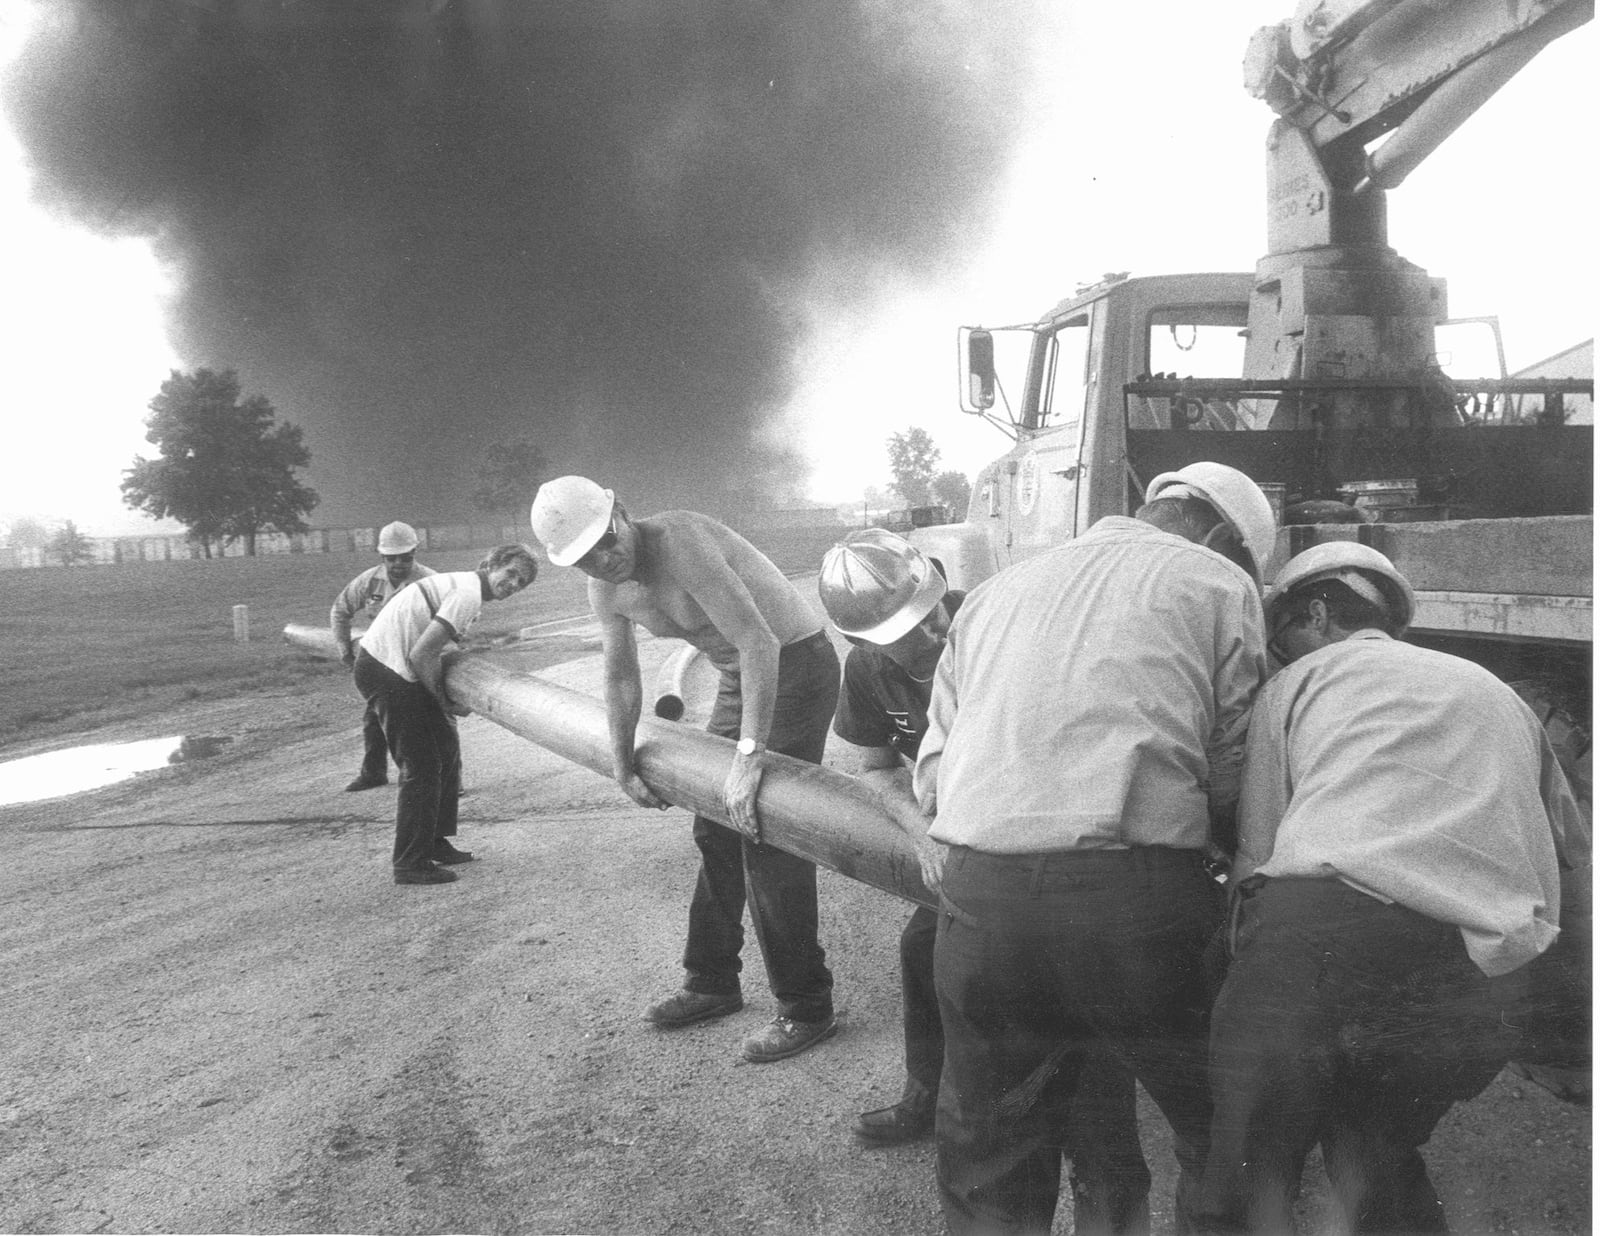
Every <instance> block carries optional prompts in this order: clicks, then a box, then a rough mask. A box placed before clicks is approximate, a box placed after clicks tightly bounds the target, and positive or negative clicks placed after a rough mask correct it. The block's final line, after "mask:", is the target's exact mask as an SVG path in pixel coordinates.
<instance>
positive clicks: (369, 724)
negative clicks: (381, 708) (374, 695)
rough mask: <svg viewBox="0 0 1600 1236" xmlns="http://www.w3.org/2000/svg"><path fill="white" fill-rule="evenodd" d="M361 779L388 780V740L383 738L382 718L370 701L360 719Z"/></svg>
mask: <svg viewBox="0 0 1600 1236" xmlns="http://www.w3.org/2000/svg"><path fill="white" fill-rule="evenodd" d="M361 747H362V752H361V777H362V780H364V781H387V780H388V779H389V740H388V739H387V738H385V737H384V733H383V718H381V717H380V716H378V709H377V707H376V706H375V705H374V704H373V702H372V701H371V700H368V701H367V706H366V711H365V712H364V713H363V715H362V717H361Z"/></svg>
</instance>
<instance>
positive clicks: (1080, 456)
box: [911, 0, 1594, 803]
mask: <svg viewBox="0 0 1600 1236" xmlns="http://www.w3.org/2000/svg"><path fill="white" fill-rule="evenodd" d="M1592 16H1593V0H1450V2H1449V3H1445V4H1440V3H1438V0H1302V2H1301V3H1300V5H1299V8H1298V10H1297V11H1296V13H1295V15H1294V16H1293V17H1292V18H1291V19H1289V20H1286V21H1284V22H1282V23H1280V24H1279V25H1277V26H1272V27H1268V28H1266V29H1264V30H1262V31H1260V32H1258V33H1257V35H1256V36H1255V38H1254V39H1252V40H1251V42H1250V45H1249V48H1248V51H1247V54H1246V60H1245V72H1246V81H1247V85H1248V86H1249V88H1250V89H1251V90H1252V92H1253V93H1255V94H1256V95H1258V96H1259V97H1261V98H1262V99H1264V100H1265V101H1266V102H1267V103H1268V104H1269V105H1270V106H1271V107H1272V108H1273V109H1274V111H1275V112H1276V113H1277V119H1275V120H1274V121H1273V122H1272V125H1271V129H1270V131H1269V134H1268V138H1267V143H1266V155H1267V212H1266V213H1267V229H1266V230H1267V253H1266V255H1265V256H1264V257H1262V258H1261V259H1260V261H1259V262H1258V263H1257V264H1256V268H1255V270H1254V271H1253V272H1239V273H1199V274H1172V275H1156V276H1149V277H1143V278H1129V277H1127V276H1126V275H1125V274H1112V275H1108V276H1106V277H1104V278H1102V279H1100V280H1098V281H1096V282H1094V283H1093V284H1091V285H1088V286H1083V287H1080V288H1078V289H1077V290H1076V291H1075V292H1074V293H1073V294H1072V295H1070V296H1068V297H1066V298H1065V299H1064V300H1062V301H1061V302H1060V303H1059V304H1057V305H1056V306H1055V307H1054V308H1052V309H1051V310H1050V311H1049V312H1048V313H1046V314H1044V315H1043V316H1041V317H1039V318H1038V319H1036V320H1031V321H1028V322H1025V323H1023V324H1021V325H1017V326H1011V327H994V328H984V327H963V328H961V330H960V333H959V346H960V352H961V356H962V361H963V364H962V370H963V373H962V391H961V406H962V409H963V411H965V412H968V413H971V414H974V415H980V416H983V417H986V418H988V419H989V420H991V421H992V422H993V423H995V424H997V425H998V426H999V427H1000V428H1002V429H1003V430H1004V431H1005V432H1006V433H1008V434H1009V435H1010V436H1011V437H1012V438H1013V439H1014V443H1013V445H1012V447H1011V449H1010V450H1008V451H1007V452H1006V454H1005V455H1003V456H1002V457H1000V458H999V459H997V460H995V461H993V462H991V463H990V464H988V465H987V466H986V467H984V468H983V469H982V470H981V472H980V473H979V475H978V477H977V479H976V483H975V484H974V486H973V497H972V501H971V504H970V507H969V509H968V511H967V513H966V517H965V519H964V520H962V521H961V522H958V523H952V524H948V525H944V526H937V527H927V528H919V529H916V530H915V531H914V532H913V533H912V534H911V535H912V539H913V540H914V541H915V542H916V543H917V544H918V545H920V546H921V547H922V548H923V549H924V550H925V551H926V552H928V553H929V554H931V555H932V556H933V557H935V558H937V559H938V560H939V561H940V563H941V565H942V566H943V567H944V569H945V571H946V574H947V576H948V577H949V578H950V581H951V583H952V585H953V586H955V587H961V588H970V587H972V586H973V585H974V584H976V583H978V582H980V581H981V580H982V579H984V578H986V577H987V576H989V575H991V574H993V573H994V572H996V571H998V570H1001V569H1002V568H1004V567H1006V566H1008V565H1009V564H1011V563H1013V562H1017V561H1020V560H1021V559H1023V558H1026V557H1028V556H1029V555H1031V554H1035V553H1038V552H1040V551H1042V550H1044V549H1047V548H1049V547H1050V546H1053V545H1056V544H1058V543H1060V542H1061V541H1063V540H1065V539H1068V538H1071V537H1073V536H1075V535H1077V534H1078V533H1079V532H1082V531H1084V530H1086V529H1087V528H1088V527H1089V526H1090V525H1091V524H1092V523H1094V522H1095V521H1096V520H1097V519H1099V518H1101V517H1102V516H1105V515H1110V514H1127V513H1129V512H1131V511H1133V510H1134V509H1136V508H1137V507H1138V506H1139V505H1140V503H1141V502H1142V501H1143V495H1144V492H1145V486H1146V485H1147V484H1148V482H1149V481H1150V480H1151V478H1153V477H1155V476H1156V475H1157V474H1159V473H1162V472H1166V471H1169V470H1172V469H1175V468H1179V467H1181V466H1183V465H1184V464H1186V463H1190V462H1193V461H1196V460H1203V459H1205V460H1215V461H1218V462H1221V463H1226V464H1231V465H1233V466H1234V467H1237V468H1240V469H1242V470H1243V471H1244V472H1246V473H1247V474H1249V475H1250V476H1251V477H1252V478H1253V479H1255V480H1256V481H1257V482H1258V483H1259V484H1261V485H1262V487H1263V489H1264V490H1265V491H1266V492H1267V494H1268V497H1269V500H1271V501H1272V503H1273V505H1274V508H1275V511H1276V512H1277V514H1278V515H1279V517H1280V519H1279V523H1280V532H1279V535H1278V542H1277V549H1276V551H1275V553H1274V554H1273V556H1272V558H1271V560H1270V561H1269V562H1267V563H1266V564H1264V568H1263V573H1264V577H1265V578H1264V582H1270V580H1271V578H1272V576H1273V573H1274V572H1275V571H1276V570H1277V569H1278V567H1280V566H1281V565H1282V563H1283V562H1284V561H1285V560H1287V558H1289V557H1290V556H1292V555H1293V554H1295V553H1298V552H1300V551H1301V550H1304V549H1306V548H1308V547H1309V546H1311V545H1313V544H1315V543H1317V542H1319V541H1324V540H1328V539H1331V538H1352V539H1356V540H1359V541H1361V542H1363V543H1365V544H1369V545H1372V546H1373V547H1375V548H1377V549H1379V550H1381V551H1383V552H1384V553H1386V554H1387V555H1388V556H1389V557H1390V558H1391V559H1392V560H1393V561H1394V562H1395V563H1396V565H1397V566H1398V567H1399V568H1400V569H1401V570H1402V571H1403V572H1404V573H1405V574H1406V575H1407V577H1408V578H1409V579H1410V580H1411V581H1412V583H1413V584H1414V586H1415V587H1416V589H1417V598H1418V606H1417V616H1416V622H1415V625H1414V626H1413V629H1412V631H1411V633H1410V635H1409V638H1411V639H1412V640H1414V641H1415V642H1417V643H1419V644H1425V645H1428V646H1431V647H1435V648H1439V649H1442V650H1445V651H1449V652H1452V653H1456V654H1458V655H1461V656H1464V657H1468V658H1469V659H1471V660H1473V661H1476V662H1478V663H1480V664H1482V665H1485V666H1486V667H1488V668H1489V669H1491V670H1492V671H1493V672H1495V673H1496V674H1498V675H1499V676H1501V677H1502V678H1504V679H1505V680H1507V681H1508V682H1511V683H1512V684H1513V685H1515V686H1516V688H1517V689H1518V691H1519V693H1521V694H1522V695H1523V697H1524V698H1525V699H1526V700H1528V702H1529V703H1530V704H1532V705H1533V707H1534V708H1535V709H1536V710H1537V711H1538V712H1539V714H1540V715H1541V717H1543V718H1544V720H1545V724H1546V728H1547V730H1548V731H1549V733H1550V734H1551V737H1552V740H1553V741H1554V742H1555V744H1556V747H1557V750H1558V753H1559V754H1560V756H1561V759H1562V762H1563V764H1564V766H1565V767H1566V769H1567V771H1568V774H1569V778H1570V779H1571V781H1572V783H1573V786H1574V789H1575V790H1576V791H1577V793H1578V794H1579V796H1580V798H1581V799H1582V800H1583V801H1584V802H1585V803H1587V802H1588V801H1589V798H1590V794H1591V789H1590V787H1591V778H1592V772H1591V762H1590V756H1589V733H1590V721H1589V717H1590V709H1591V704H1590V681H1591V674H1592V627H1593V583H1592V577H1593V571H1592V552H1593V548H1592V547H1593V496H1592V493H1593V484H1594V463H1593V460H1594V454H1593V452H1594V439H1593V435H1594V425H1593V389H1594V388H1593V374H1592V369H1591V370H1590V371H1589V372H1587V373H1583V374H1575V373H1570V372H1568V373H1555V372H1552V371H1551V368H1552V367H1551V366H1549V365H1545V366H1540V367H1538V369H1539V372H1537V373H1532V374H1529V373H1525V374H1521V375H1518V376H1513V377H1508V376H1507V375H1506V372H1505V364H1504V360H1503V356H1504V349H1503V347H1501V345H1500V343H1499V336H1498V325H1497V323H1496V322H1495V321H1494V320H1493V319H1471V320H1464V321H1454V320H1452V319H1451V318H1450V317H1449V313H1448V304H1447V295H1446V285H1445V282H1444V281H1443V280H1442V279H1439V278H1435V277H1433V276H1430V275H1429V274H1428V273H1427V272H1426V271H1424V270H1423V269H1421V268H1420V267H1418V266H1416V265H1414V264H1413V263H1411V262H1409V261H1407V260H1406V259H1404V258H1403V257H1401V256H1400V255H1399V254H1398V253H1397V252H1396V251H1395V250H1394V249H1393V248H1391V247H1390V245H1389V242H1388V235H1387V221H1386V205H1385V203H1386V194H1387V193H1388V192H1389V191H1390V190H1392V189H1393V188H1394V187H1395V186H1397V185H1398V184H1399V183H1400V181H1401V180H1402V179H1403V178H1404V176H1405V174H1406V173H1407V172H1408V171H1409V170H1411V169H1412V168H1413V167H1415V166H1416V164H1417V163H1418V162H1420V161H1421V159H1422V158H1424V157H1425V156H1426V154H1427V153H1429V152H1430V151H1432V150H1433V149H1434V148H1436V147H1437V146H1438V145H1439V144H1440V142H1442V141H1443V140H1444V138H1445V137H1446V136H1447V135H1448V133H1449V132H1450V131H1451V130H1453V129H1454V128H1455V127H1456V125H1458V124H1459V123H1460V122H1461V121H1462V119H1463V118H1464V117H1465V116H1466V115H1468V114H1470V112H1471V111H1472V110H1474V109H1475V108H1476V107H1477V106H1479V105H1481V103H1482V102H1484V101H1485V100H1486V99H1487V98H1488V97H1489V95H1490V94H1492V93H1493V91H1494V90H1495V89H1496V88H1498V86H1500V85H1501V84H1503V83H1504V82H1505V81H1507V80H1509V78H1510V77H1511V76H1513V75H1514V74H1515V73H1517V72H1518V71H1520V70H1521V69H1522V68H1523V67H1524V66H1526V65H1527V64H1528V63H1529V61H1530V60H1531V59H1532V58H1533V56H1534V54H1535V53H1536V52H1537V51H1538V50H1540V49H1541V48H1543V47H1544V46H1545V45H1547V44H1548V43H1549V42H1550V41H1552V40H1553V39H1555V38H1557V37H1559V36H1560V35H1562V34H1564V33H1566V32H1568V31H1570V30H1572V29H1574V28H1575V27H1577V26H1578V25H1579V24H1581V23H1582V22H1584V21H1586V20H1588V19H1589V18H1590V17H1592ZM1384 134H1387V138H1386V140H1384V141H1383V142H1382V144H1381V145H1378V146H1376V148H1375V149H1372V150H1371V152H1370V153H1369V147H1371V146H1372V144H1373V143H1374V141H1375V140H1377V139H1378V138H1379V137H1380V136H1382V135H1384ZM1565 355H1567V356H1568V357H1569V358H1578V359H1579V361H1587V360H1588V359H1589V358H1592V356H1593V347H1592V343H1591V344H1590V345H1589V346H1588V347H1587V348H1585V347H1582V346H1579V347H1577V348H1574V349H1570V350H1569V352H1568V353H1567V354H1565ZM1467 358H1472V359H1477V358H1488V359H1489V361H1490V362H1491V363H1492V364H1494V368H1492V369H1491V370H1490V371H1489V372H1488V373H1487V376H1462V375H1461V365H1460V363H1459V362H1461V361H1462V360H1463V359H1467ZM1452 362H1456V363H1452ZM1496 362H1497V363H1496ZM1574 367H1575V366H1574ZM1555 368H1557V369H1559V368H1560V367H1559V366H1556V367H1555ZM1480 372H1481V371H1480Z"/></svg>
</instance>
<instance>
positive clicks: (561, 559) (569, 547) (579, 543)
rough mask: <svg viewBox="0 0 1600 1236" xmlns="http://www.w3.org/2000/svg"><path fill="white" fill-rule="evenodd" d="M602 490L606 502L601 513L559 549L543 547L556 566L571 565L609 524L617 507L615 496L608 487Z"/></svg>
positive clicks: (597, 538) (588, 548)
mask: <svg viewBox="0 0 1600 1236" xmlns="http://www.w3.org/2000/svg"><path fill="white" fill-rule="evenodd" d="M604 492H605V495H606V498H607V502H606V509H605V511H604V512H603V513H602V514H600V515H599V516H598V517H597V518H595V519H593V520H591V521H590V522H589V523H587V524H585V525H584V527H583V531H582V532H580V533H579V534H578V535H577V536H575V537H573V538H572V540H570V541H568V542H567V543H566V544H565V545H563V546H561V547H560V548H559V549H558V548H557V547H556V546H554V545H546V546H545V547H544V552H545V554H546V555H547V556H548V557H549V559H550V561H551V562H552V563H554V564H555V565H556V566H571V565H572V564H573V563H575V562H577V561H578V559H579V558H581V557H583V556H584V555H585V554H586V553H588V552H589V551H590V550H591V549H593V548H594V543H595V542H596V541H598V540H599V539H600V538H601V537H602V536H604V535H605V532H606V529H607V528H609V527H610V526H611V516H612V515H613V514H614V513H615V512H616V509H617V498H616V495H615V494H613V493H612V492H611V490H609V489H608V490H605V491H604Z"/></svg>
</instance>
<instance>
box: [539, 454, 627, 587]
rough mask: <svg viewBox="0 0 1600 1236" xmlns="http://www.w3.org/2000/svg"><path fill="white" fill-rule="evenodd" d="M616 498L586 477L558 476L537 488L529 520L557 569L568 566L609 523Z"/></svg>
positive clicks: (591, 543)
mask: <svg viewBox="0 0 1600 1236" xmlns="http://www.w3.org/2000/svg"><path fill="white" fill-rule="evenodd" d="M615 506H616V496H615V495H614V494H613V493H612V492H611V491H610V490H609V489H602V488H600V486H599V485H596V484H595V483H594V482H593V481H591V480H590V479H589V478H588V477H586V476H558V477H556V478H555V479H554V480H550V481H546V482H545V483H544V484H543V485H541V486H539V492H538V493H536V494H535V495H534V496H533V510H532V512H531V514H530V515H529V519H530V520H531V521H532V523H533V535H534V536H536V537H538V538H539V540H540V541H541V542H543V544H544V551H545V553H547V554H549V555H550V561H551V562H553V563H555V564H556V565H557V566H571V565H572V564H573V563H574V562H576V561H577V560H578V559H579V558H581V557H583V556H584V554H586V553H588V552H589V550H590V549H592V548H593V547H594V543H595V542H596V541H598V540H599V539H600V538H601V536H602V535H604V533H605V531H606V529H607V528H608V527H609V526H610V524H611V512H612V510H613V509H614V508H615Z"/></svg>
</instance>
